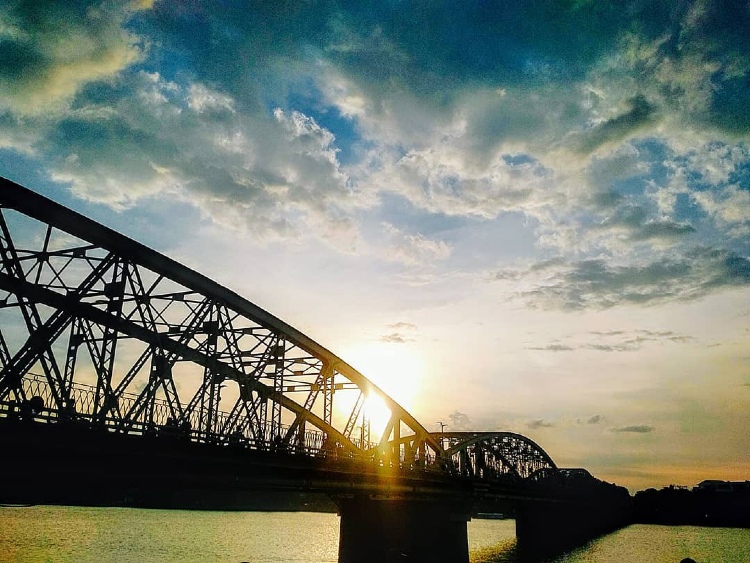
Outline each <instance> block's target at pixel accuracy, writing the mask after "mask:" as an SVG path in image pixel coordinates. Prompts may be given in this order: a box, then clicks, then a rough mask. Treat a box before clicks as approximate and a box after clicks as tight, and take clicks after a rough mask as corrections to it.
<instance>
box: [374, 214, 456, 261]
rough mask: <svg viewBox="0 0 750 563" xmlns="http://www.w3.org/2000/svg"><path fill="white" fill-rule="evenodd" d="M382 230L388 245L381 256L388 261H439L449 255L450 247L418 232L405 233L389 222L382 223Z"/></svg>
mask: <svg viewBox="0 0 750 563" xmlns="http://www.w3.org/2000/svg"><path fill="white" fill-rule="evenodd" d="M383 231H384V232H385V234H386V235H387V238H388V246H387V247H386V248H385V249H384V251H383V253H382V257H383V258H384V259H386V260H388V261H395V262H401V263H402V264H407V265H417V264H429V263H433V262H439V261H442V260H445V259H446V258H448V257H449V256H450V253H451V247H450V246H449V245H448V244H446V243H445V242H443V241H439V240H430V239H428V238H425V237H424V236H423V235H421V234H419V233H417V234H409V233H405V232H403V231H402V230H400V229H398V228H397V227H395V226H393V225H391V224H389V223H384V224H383Z"/></svg>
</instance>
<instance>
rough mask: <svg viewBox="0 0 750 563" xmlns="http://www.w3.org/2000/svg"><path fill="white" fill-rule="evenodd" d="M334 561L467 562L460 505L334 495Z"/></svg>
mask: <svg viewBox="0 0 750 563" xmlns="http://www.w3.org/2000/svg"><path fill="white" fill-rule="evenodd" d="M336 504H337V505H338V507H339V515H340V516H341V525H340V530H341V534H340V539H339V563H390V562H396V561H403V562H408V563H440V562H444V561H450V562H452V563H468V562H469V542H468V537H467V531H466V523H467V522H468V520H469V519H470V517H469V512H468V510H467V509H466V507H464V506H463V505H459V504H456V503H449V502H445V501H426V500H408V501H407V500H381V499H372V498H367V497H354V498H339V499H336Z"/></svg>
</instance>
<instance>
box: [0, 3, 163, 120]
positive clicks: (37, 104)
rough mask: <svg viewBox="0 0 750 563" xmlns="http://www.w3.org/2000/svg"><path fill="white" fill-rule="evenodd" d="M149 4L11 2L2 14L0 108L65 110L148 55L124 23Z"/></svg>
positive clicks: (22, 111)
mask: <svg viewBox="0 0 750 563" xmlns="http://www.w3.org/2000/svg"><path fill="white" fill-rule="evenodd" d="M148 7H150V6H149V3H148V2H142V3H137V2H101V3H99V4H90V3H88V2H78V1H70V2H36V1H33V0H23V1H19V2H12V3H11V5H10V6H9V7H7V8H6V9H5V10H3V12H2V13H0V49H1V50H2V51H3V57H2V58H1V59H0V109H3V108H4V109H6V110H9V111H11V112H13V113H18V114H23V115H37V114H42V113H49V112H55V111H60V110H61V109H63V108H64V107H65V106H66V105H67V104H69V103H70V101H71V100H72V99H73V97H74V96H75V95H76V94H77V93H78V92H79V91H80V90H81V89H82V88H83V87H85V86H86V85H87V84H89V83H92V82H96V81H101V80H107V79H109V78H111V77H114V76H116V75H117V74H118V73H120V72H121V71H122V70H124V69H126V68H127V67H129V66H130V65H132V64H133V63H135V62H136V61H139V60H141V59H142V58H143V56H144V49H143V47H142V45H141V42H140V40H139V38H138V37H137V36H135V35H134V34H132V33H131V32H129V31H127V30H125V29H124V28H123V25H124V24H125V22H126V21H127V20H128V19H129V18H130V17H131V16H132V15H133V14H134V13H135V12H136V11H137V10H140V9H144V8H148Z"/></svg>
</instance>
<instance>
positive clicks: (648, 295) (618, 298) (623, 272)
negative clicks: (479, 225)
mask: <svg viewBox="0 0 750 563" xmlns="http://www.w3.org/2000/svg"><path fill="white" fill-rule="evenodd" d="M548 270H549V271H547V272H545V274H546V275H545V276H544V278H543V279H542V280H540V281H539V282H538V285H537V287H536V289H533V290H531V291H528V292H525V293H524V294H523V297H525V298H526V299H528V300H529V301H530V303H531V304H536V305H539V306H544V307H562V308H565V309H583V308H590V307H593V308H599V309H606V308H610V307H615V306H618V305H650V304H656V303H662V302H665V301H670V300H678V301H689V300H692V299H697V298H700V297H703V296H704V295H706V294H708V293H710V292H713V291H716V290H720V289H724V288H731V287H742V286H747V285H750V259H748V258H745V257H743V256H739V255H737V254H734V253H731V252H729V251H726V250H720V249H709V248H696V249H694V250H692V251H689V252H687V253H685V255H684V256H683V257H681V258H680V257H678V258H671V257H662V258H659V259H656V260H654V261H652V262H647V263H645V264H642V265H624V266H620V265H613V264H610V263H608V262H607V261H605V260H603V259H597V260H584V261H581V262H575V263H572V264H571V265H570V266H568V267H567V268H566V267H561V268H553V267H549V268H548ZM527 275H528V277H529V278H530V279H533V277H534V276H532V275H531V270H527Z"/></svg>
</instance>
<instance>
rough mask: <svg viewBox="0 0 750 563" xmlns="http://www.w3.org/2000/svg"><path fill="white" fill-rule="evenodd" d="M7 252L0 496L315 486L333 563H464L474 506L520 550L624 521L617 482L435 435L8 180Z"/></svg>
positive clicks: (270, 323)
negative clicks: (333, 534) (400, 561)
mask: <svg viewBox="0 0 750 563" xmlns="http://www.w3.org/2000/svg"><path fill="white" fill-rule="evenodd" d="M0 261H1V263H0V448H2V451H3V452H4V454H5V457H6V461H4V473H5V478H4V479H2V483H1V484H0V501H3V502H62V503H71V504H74V503H81V502H83V503H86V502H89V503H109V504H112V503H123V504H128V503H130V504H138V502H139V501H138V499H141V501H143V499H150V501H149V502H157V503H158V501H159V499H161V500H165V499H168V498H170V496H173V495H174V494H176V493H177V492H179V491H185V490H193V491H197V490H200V491H204V493H205V492H206V491H208V493H206V494H209V495H210V494H216V495H221V494H226V493H227V492H230V493H232V492H234V493H237V494H239V493H245V494H252V492H253V491H259V490H281V491H309V492H322V493H326V494H328V495H329V496H330V497H331V498H332V499H333V500H334V501H335V502H336V504H337V506H338V510H339V513H340V515H341V539H340V546H339V560H340V561H341V562H349V561H364V562H366V561H386V560H387V559H388V557H392V556H393V555H394V554H398V553H402V554H407V555H408V556H409V559H408V560H409V561H459V562H460V561H468V550H467V536H466V521H467V520H468V519H470V517H471V516H472V514H474V513H476V512H477V510H479V508H480V507H484V508H487V507H489V508H490V510H491V509H492V508H493V507H495V508H498V507H500V508H502V509H503V511H506V510H512V511H513V513H514V515H515V517H516V526H517V536H518V538H519V544H521V545H526V546H528V547H529V549H531V548H532V547H534V546H535V545H536V546H539V545H542V544H544V545H549V546H558V545H563V544H564V545H569V544H571V543H575V542H578V541H583V540H585V539H588V538H590V537H592V536H594V535H597V534H601V533H604V532H607V531H610V530H612V529H615V528H616V527H618V526H621V525H623V524H624V523H626V522H627V517H628V509H629V501H630V497H629V495H628V494H627V492H626V491H625V490H624V489H622V488H619V487H615V486H614V485H609V484H607V483H604V482H602V481H599V480H597V479H595V478H594V477H592V476H591V475H590V474H589V473H588V472H587V471H585V470H582V469H576V470H571V469H559V468H557V466H556V465H555V463H554V461H553V460H552V458H551V457H550V456H549V455H548V454H547V453H546V452H545V451H544V450H543V449H542V448H541V447H540V446H539V445H538V444H536V443H535V442H534V441H532V440H531V439H529V438H527V437H525V436H522V435H520V434H516V433H512V432H429V431H428V430H427V429H425V427H424V426H423V425H422V424H420V423H419V421H417V420H416V419H415V418H414V416H412V415H411V414H410V413H409V412H408V411H407V410H406V409H404V408H403V407H402V406H401V405H399V404H398V403H397V402H396V401H394V400H393V399H392V398H390V397H389V396H388V395H387V394H386V393H384V392H383V391H382V390H381V389H380V388H378V386H377V385H375V384H374V383H373V382H371V381H370V380H368V379H367V378H366V377H365V376H363V375H362V374H361V373H360V372H359V371H357V370H356V369H355V368H354V367H352V366H351V365H349V364H348V363H347V362H346V361H344V360H343V359H341V358H339V357H338V356H336V355H335V354H333V353H332V352H331V351H329V350H327V349H326V348H324V347H323V346H321V345H320V344H318V343H317V342H315V341H314V340H312V339H311V338H310V337H308V336H307V335H305V334H303V333H302V332H300V331H298V330H296V329H295V328H293V327H292V326H290V325H288V324H286V323H285V322H284V321H282V320H281V319H279V318H277V317H275V316H273V315H272V314H270V313H268V312H266V311H265V310H263V309H261V308H260V307H258V306H257V305H255V304H253V303H251V302H250V301H248V300H247V299H245V298H243V297H241V296H239V295H238V294H236V293H234V292H232V291H230V290H229V289H227V288H225V287H222V286H221V285H219V284H217V283H215V282H214V281H212V280H211V279H209V278H207V277H205V276H203V275H201V274H199V273H197V272H195V271H193V270H191V269H189V268H187V267H185V266H184V265H182V264H180V263H178V262H176V261H174V260H172V259H170V258H168V257H165V256H163V255H161V254H159V253H157V252H155V251H153V250H151V249H150V248H147V247H146V246H144V245H142V244H139V243H138V242H135V241H133V240H131V239H129V238H127V237H125V236H123V235H121V234H119V233H117V232H115V231H113V230H111V229H109V228H107V227H105V226H102V225H100V224H98V223H96V222H94V221H92V220H90V219H88V218H86V217H84V216H82V215H80V214H78V213H76V212H74V211H72V210H70V209H67V208H65V207H63V206H61V205H59V204H57V203H55V202H53V201H51V200H49V199H47V198H44V197H43V196H41V195H39V194H37V193H35V192H33V191H30V190H28V189H26V188H24V187H22V186H19V185H18V184H15V183H13V182H11V181H9V180H6V179H0ZM258 271H259V272H262V265H259V266H258ZM383 405H384V406H385V409H387V412H388V413H389V414H388V416H385V417H383V416H378V417H371V416H370V414H369V411H371V410H373V409H374V408H375V407H376V406H379V408H381V409H382V406H383ZM154 499H156V500H154ZM389 554H390V555H389Z"/></svg>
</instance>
